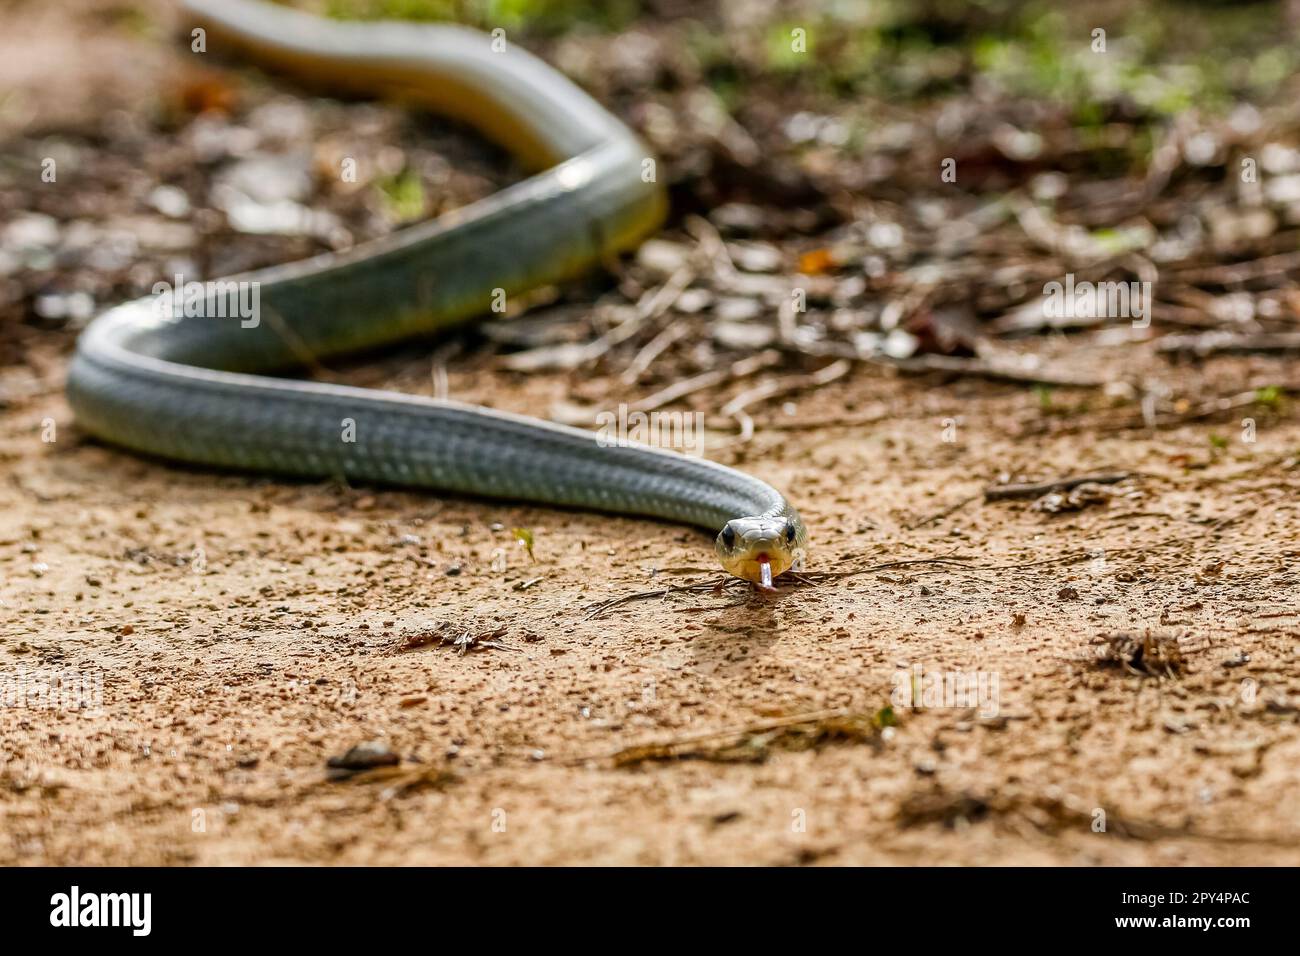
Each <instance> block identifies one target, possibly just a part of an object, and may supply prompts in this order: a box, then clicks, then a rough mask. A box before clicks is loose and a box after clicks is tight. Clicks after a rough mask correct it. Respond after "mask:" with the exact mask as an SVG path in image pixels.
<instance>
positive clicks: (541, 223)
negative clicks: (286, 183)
mask: <svg viewBox="0 0 1300 956" xmlns="http://www.w3.org/2000/svg"><path fill="white" fill-rule="evenodd" d="M184 6H185V10H186V19H185V23H186V26H187V33H188V32H189V31H188V28H189V27H190V26H191V25H192V26H194V27H196V28H197V27H201V28H202V29H204V30H205V31H206V34H205V38H206V48H207V51H208V52H218V51H226V50H230V49H239V50H242V51H244V52H246V53H250V54H252V55H253V56H254V57H255V58H256V59H258V60H260V61H262V62H266V63H269V64H271V65H273V66H276V67H279V68H281V69H285V70H289V71H291V72H295V73H297V74H299V75H302V76H306V77H310V78H312V79H315V80H318V81H319V80H326V81H327V82H329V83H330V84H331V85H334V86H347V87H353V88H356V89H364V90H367V91H376V92H380V93H384V94H388V95H397V96H400V97H402V98H404V99H406V100H408V101H410V100H414V101H416V102H419V103H421V104H423V105H426V106H433V107H435V108H437V109H438V110H439V111H440V112H443V113H449V114H452V115H454V116H457V117H459V118H461V119H464V120H466V121H468V122H471V123H473V124H474V125H475V126H476V127H478V128H479V129H481V130H482V131H483V132H484V133H485V134H487V135H489V136H491V137H492V138H494V139H495V140H497V141H499V142H500V143H502V144H503V145H504V146H506V147H507V148H509V149H510V150H512V151H513V152H514V153H516V155H518V156H519V157H520V158H521V160H523V161H524V162H526V163H528V164H529V166H530V167H532V168H536V169H541V170H542V171H541V172H538V173H536V174H535V175H533V176H532V178H530V179H527V180H525V181H524V182H521V183H519V184H517V185H514V186H511V187H509V188H507V189H504V190H502V191H500V192H498V193H496V194H495V195H493V196H490V197H488V198H487V199H484V200H481V201H479V202H477V203H474V204H473V205H471V206H468V207H465V208H463V209H460V210H457V211H455V212H453V213H451V214H450V215H444V216H442V217H441V218H439V219H437V220H435V221H432V222H427V223H423V224H421V225H417V226H414V227H412V228H409V229H406V230H404V231H401V232H399V233H396V234H394V235H393V236H391V237H387V238H384V239H380V240H377V241H373V242H369V243H365V244H363V245H360V246H358V247H356V248H354V249H351V250H349V251H347V252H345V253H341V254H325V255H321V256H317V257H315V258H312V259H308V260H306V261H303V262H297V263H292V264H289V265H284V266H276V267H273V268H269V269H263V270H260V271H257V272H252V273H247V274H244V275H239V276H234V277H231V278H230V279H228V280H223V282H222V283H213V284H211V286H210V289H209V290H208V291H205V293H204V297H203V298H202V300H201V301H200V303H199V304H200V306H201V308H198V309H182V308H180V307H179V305H177V306H176V307H174V308H173V307H169V308H166V309H163V308H160V306H159V303H160V301H161V300H160V299H158V298H157V297H150V298H146V299H140V300H137V301H133V302H129V303H126V304H124V305H121V306H118V307H117V308H114V309H111V310H109V311H107V312H105V313H104V314H102V315H100V316H99V317H98V318H97V319H96V320H95V321H94V322H93V323H92V324H91V325H90V326H89V327H88V328H87V329H86V331H85V332H84V333H83V334H82V336H81V338H80V341H79V342H78V345H77V351H76V355H75V357H74V359H73V361H72V365H71V368H70V371H69V374H68V397H69V400H70V402H71V404H72V407H73V409H74V411H75V413H76V417H77V421H78V422H79V423H80V424H81V426H82V427H84V428H85V429H86V430H87V431H89V432H91V433H93V434H94V435H96V436H98V437H100V438H102V439H105V440H107V441H109V442H111V443H114V444H117V445H121V446H124V447H126V448H129V449H133V450H136V451H140V452H145V453H149V454H153V455H158V456H162V457H164V458H169V459H173V460H179V461H185V462H194V463H199V464H205V465H215V466H222V467H229V468H237V469H245V470H251V471H260V472H272V473H277V474H282V475H298V476H318V477H336V476H344V477H347V478H354V479H360V480H363V481H373V482H379V483H385V484H393V485H404V486H413V487H421V488H431V489H438V490H443V491H449V492H458V493H464V494H470V495H478V496H488V497H493V498H507V499H517V500H522V501H532V502H539V503H543V504H551V505H565V506H575V507H580V508H589V509H594V510H598V511H603V512H612V513H619V514H628V515H644V516H650V517H656V518H663V519H667V520H670V521H675V522H682V523H685V524H691V525H697V526H700V527H703V528H706V529H708V530H709V531H711V532H718V537H717V541H716V545H715V546H716V549H717V552H718V555H719V558H720V560H721V561H722V564H723V566H724V568H726V569H727V570H728V571H730V572H731V573H733V574H737V575H739V576H741V577H744V578H747V579H749V580H753V581H756V582H760V581H761V582H762V583H764V584H767V583H770V579H771V577H772V576H774V575H777V574H780V573H782V572H783V571H785V570H786V569H787V568H789V567H790V566H791V565H792V564H794V563H795V562H797V561H798V560H799V559H800V558H801V557H802V554H803V551H804V547H805V538H806V533H805V531H804V526H803V523H802V522H801V521H800V519H799V517H798V515H797V513H796V512H795V510H794V509H793V508H792V507H791V505H790V504H789V502H787V501H786V499H785V497H784V496H782V495H781V494H780V493H779V492H778V491H776V490H775V489H773V488H772V487H770V486H768V485H767V484H764V483H763V482H761V481H758V480H757V479H755V478H752V477H750V476H748V475H745V474H742V473H741V472H739V471H735V470H733V469H731V468H727V467H724V466H722V465H719V464H716V463H713V462H710V461H706V460H704V459H700V458H692V457H689V456H686V455H681V454H677V453H674V452H671V451H662V450H657V449H653V448H648V447H641V446H635V445H628V444H604V443H601V442H600V441H598V439H597V436H596V434H595V433H594V432H587V431H581V430H578V429H574V428H567V427H562V426H559V425H554V424H551V423H548V422H543V421H539V420H535V419H530V418H525V417H522V416H518V415H511V414H507V413H504V412H498V411H494V410H490V409H485V408H479V407H475V406H471V405H464V404H458V403H455V402H448V401H435V400H432V399H428V398H423V397H418V396H413V395H404V394H399V393H394V392H384V391H376V390H372V389H361V388H350V387H345V386H340V385H332V384H323V383H317V382H308V381H297V380H287V379H280V378H273V377H267V375H266V374H265V373H268V372H273V371H276V370H279V369H284V368H287V367H292V366H296V365H298V366H300V365H302V364H304V363H305V362H308V361H310V360H312V359H321V358H327V357H330V356H337V355H341V354H344V353H347V352H353V351H357V350H362V349H367V348H373V347H375V346H380V345H384V344H387V343H392V342H396V341H398V340H401V339H406V338H409V337H411V336H414V335H425V336H427V335H429V334H430V333H432V332H435V331H437V330H440V329H443V328H446V327H448V326H451V325H452V324H454V323H457V322H461V321H464V320H467V319H469V318H472V317H474V316H475V315H477V314H480V313H483V312H485V311H486V310H487V308H488V307H489V305H490V304H491V302H492V300H493V297H494V295H495V296H498V297H499V296H500V295H501V294H502V292H501V291H496V290H502V291H503V292H504V294H505V295H507V296H508V295H515V294H519V293H523V292H525V291H527V290H529V289H531V288H534V287H536V286H539V285H543V284H548V283H555V282H559V281H562V280H564V279H566V278H569V277H572V276H574V275H576V274H578V273H580V272H582V271H583V270H585V269H587V268H589V267H591V266H592V265H594V264H597V263H598V262H600V261H601V260H602V259H604V258H605V257H608V256H609V255H612V254H615V253H618V252H622V251H627V250H629V249H632V248H634V247H635V246H636V245H637V244H638V243H639V241H640V240H641V239H642V238H643V237H644V236H645V235H646V234H647V233H649V232H651V231H652V230H654V229H655V228H656V227H657V226H658V225H659V223H660V222H661V220H662V218H663V214H664V209H665V199H664V195H663V191H662V188H661V187H660V186H659V185H657V184H656V182H655V181H654V180H655V178H656V177H655V176H654V175H646V171H647V170H648V169H649V170H652V169H653V161H652V160H651V158H650V154H649V153H648V151H647V150H646V148H645V147H644V146H643V145H642V144H641V143H640V142H639V141H638V140H637V138H636V137H635V136H634V135H633V134H632V133H631V132H630V131H629V130H628V129H627V128H626V127H625V126H624V125H623V124H622V123H621V122H619V121H618V120H617V119H615V118H614V117H613V116H612V115H610V114H609V113H608V112H606V111H605V110H604V109H603V108H602V107H601V106H600V105H599V104H597V103H596V102H595V101H594V100H592V99H591V98H590V97H589V96H587V95H586V94H585V93H583V92H582V91H581V90H579V89H578V88H577V87H576V86H574V85H573V84H572V83H571V82H569V80H567V79H566V78H565V77H563V76H561V75H560V74H559V73H557V72H556V71H555V70H553V69H551V68H550V67H549V66H547V65H546V64H544V63H543V62H541V61H540V60H538V59H536V58H534V57H532V56H530V55H529V54H527V53H525V52H523V51H521V50H519V49H518V48H516V47H515V46H514V45H513V43H509V42H506V43H504V44H503V43H502V42H501V39H502V38H500V37H498V38H497V42H496V43H494V42H493V38H492V37H489V36H486V35H484V34H481V33H479V32H477V31H473V30H468V29H464V28H461V27H455V26H447V25H416V24H409V23H343V22H336V21H330V20H325V19H321V18H317V17H313V16H309V15H307V14H303V13H299V12H296V11H293V10H289V9H286V8H282V7H275V6H270V5H267V4H263V3H258V2H252V0H189V2H187V3H186V4H185V5H184ZM503 47H504V48H503ZM254 284H255V285H254ZM254 288H255V289H256V291H257V301H258V302H259V307H260V312H258V313H257V321H255V322H254V321H247V320H245V319H244V318H241V317H242V316H246V315H247V313H244V312H240V310H239V306H240V304H241V303H244V304H247V301H248V290H250V289H254ZM241 289H242V290H243V292H242V293H241V292H240V290H241ZM241 294H242V295H244V297H245V298H244V299H241V298H240V295H241ZM180 298H181V297H180V296H177V302H179V301H180ZM186 312H199V313H201V314H198V315H193V314H185V313H186ZM216 316H230V317H228V318H218V317H216ZM719 529H721V531H719Z"/></svg>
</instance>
